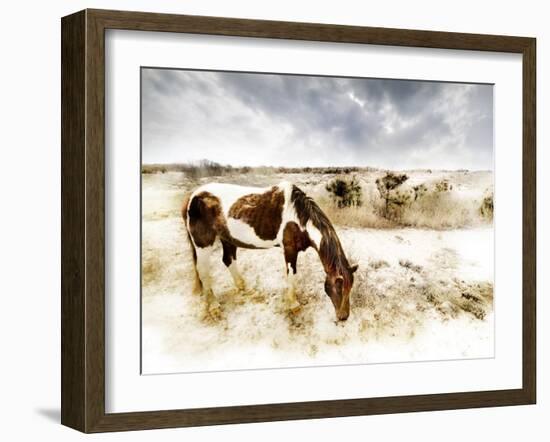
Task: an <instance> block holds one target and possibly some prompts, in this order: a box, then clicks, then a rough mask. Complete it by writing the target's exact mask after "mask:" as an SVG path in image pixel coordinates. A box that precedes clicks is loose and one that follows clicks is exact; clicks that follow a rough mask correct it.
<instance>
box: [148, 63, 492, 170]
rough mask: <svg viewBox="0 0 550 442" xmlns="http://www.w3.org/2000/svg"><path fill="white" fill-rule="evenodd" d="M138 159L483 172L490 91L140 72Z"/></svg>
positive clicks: (488, 146) (488, 157) (487, 161)
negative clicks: (140, 145) (140, 140)
mask: <svg viewBox="0 0 550 442" xmlns="http://www.w3.org/2000/svg"><path fill="white" fill-rule="evenodd" d="M142 94H143V95H142V105H143V109H142V110H143V121H142V128H143V158H144V161H145V162H174V161H192V160H196V159H199V158H209V159H212V160H215V161H220V162H225V163H231V164H250V165H259V164H273V165H330V164H332V165H344V164H348V165H361V166H366V165H372V166H378V167H398V168H409V167H430V168H470V169H490V168H492V149H493V145H492V144H493V89H492V86H490V85H468V84H456V83H441V82H425V81H408V80H386V79H357V78H333V77H315V76H296V75H274V74H251V73H229V72H201V71H180V70H164V69H144V70H143V71H142Z"/></svg>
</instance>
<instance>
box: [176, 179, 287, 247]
mask: <svg viewBox="0 0 550 442" xmlns="http://www.w3.org/2000/svg"><path fill="white" fill-rule="evenodd" d="M291 187H292V185H291V184H290V183H286V182H283V183H280V184H278V185H275V186H270V187H250V186H240V185H236V184H226V183H217V182H213V183H208V184H204V185H202V186H200V187H198V188H197V189H196V190H195V191H194V192H193V193H192V195H191V199H190V203H189V204H188V206H187V212H188V215H189V218H190V219H191V218H193V219H195V221H194V222H195V223H196V222H201V223H203V224H204V223H210V224H214V225H215V224H217V225H218V226H223V229H227V232H225V231H224V232H221V231H220V232H218V235H219V236H223V235H227V236H229V237H231V238H233V239H234V240H236V241H237V242H238V243H239V244H240V246H241V247H245V246H248V247H252V248H254V247H258V248H265V247H271V246H273V245H276V244H278V243H279V242H280V236H281V235H280V234H279V230H280V228H281V227H282V224H283V222H284V219H283V218H284V212H285V207H286V203H287V202H288V200H289V198H288V196H289V190H290V189H291ZM192 212H193V213H192ZM191 221H192V220H191ZM205 227H206V226H205ZM218 230H219V229H218Z"/></svg>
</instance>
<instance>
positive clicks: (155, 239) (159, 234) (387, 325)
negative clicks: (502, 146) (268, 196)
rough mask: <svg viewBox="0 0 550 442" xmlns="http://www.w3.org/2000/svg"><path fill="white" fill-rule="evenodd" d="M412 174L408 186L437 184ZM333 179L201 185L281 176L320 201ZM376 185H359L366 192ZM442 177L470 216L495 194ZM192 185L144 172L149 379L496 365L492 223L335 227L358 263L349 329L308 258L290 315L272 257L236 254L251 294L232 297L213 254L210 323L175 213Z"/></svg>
mask: <svg viewBox="0 0 550 442" xmlns="http://www.w3.org/2000/svg"><path fill="white" fill-rule="evenodd" d="M410 175H411V181H413V182H414V180H417V181H418V180H422V181H425V180H426V179H427V178H428V179H433V177H434V174H432V173H430V174H429V175H430V176H429V177H427V178H426V177H425V175H426V173H420V172H419V173H417V174H415V173H410ZM329 178H330V177H326V176H320V177H316V176H312V175H311V174H303V175H299V174H294V175H293V176H290V177H289V176H281V175H275V176H273V175H265V176H263V175H254V174H251V175H242V176H224V177H221V178H219V179H216V178H203V179H202V180H199V182H204V180H214V179H216V180H218V181H227V182H242V183H243V184H244V183H246V184H249V185H255V184H256V185H267V184H273V183H276V182H279V181H280V180H281V179H288V180H291V181H294V182H297V184H299V185H300V187H301V188H302V189H303V190H304V191H306V193H309V194H311V195H312V196H314V197H315V198H316V199H317V198H319V199H320V200H322V199H323V198H324V197H326V195H324V196H323V189H324V185H323V183H324V182H325V181H326V180H327V179H329ZM373 178H374V176H370V175H369V174H364V176H362V177H361V179H362V180H363V183H364V186H365V187H366V193H367V194H368V191H369V190H368V188H367V187H368V185H369V184H372V183H373ZM446 178H448V179H449V180H450V181H452V182H453V183H455V186H456V191H455V193H456V195H458V196H456V195H455V196H453V198H459V199H460V198H464V195H466V196H467V198H468V201H467V205H471V206H472V207H473V206H474V205H475V204H479V199H480V198H481V197H482V195H483V193H484V192H485V190H486V188H487V187H490V186H491V185H492V175H491V173H489V172H484V173H482V174H481V175H480V173H477V175H476V174H467V173H460V174H459V173H455V172H452V173H447V174H446ZM193 185H197V180H189V179H186V178H185V176H184V175H183V174H181V173H175V172H168V173H153V174H144V175H143V194H142V198H143V214H142V222H143V225H142V228H143V242H142V266H143V281H142V287H143V288H142V366H143V373H144V374H152V373H171V372H192V371H211V370H235V369H252V368H274V367H298V366H312V365H333V364H359V363H384V362H403V361H422V360H442V359H462V358H480V357H492V356H493V344H494V328H493V323H494V318H493V307H492V306H493V262H494V259H493V229H492V223H490V222H473V223H468V225H465V226H462V227H461V228H454V229H448V228H446V229H443V228H441V229H427V228H424V227H414V226H413V227H402V226H389V227H385V228H379V227H378V228H374V227H357V226H354V227H350V225H351V226H353V225H354V223H348V225H336V226H335V227H336V229H337V231H338V234H339V236H340V239H341V241H342V243H343V246H344V249H345V250H346V253H347V254H348V256H349V258H350V260H351V261H352V262H354V263H358V264H359V270H358V271H357V273H356V278H355V284H354V288H353V291H352V295H351V315H350V317H349V319H348V320H347V321H346V322H336V321H335V315H334V309H333V307H332V304H331V302H330V300H329V298H328V297H327V296H326V295H325V293H324V290H323V282H324V273H323V269H322V266H321V263H320V261H319V258H318V256H317V254H316V252H315V251H314V250H313V249H309V250H308V251H307V252H305V253H301V254H300V255H299V259H298V277H297V284H296V287H297V296H298V300H299V302H300V303H301V304H302V308H301V310H300V311H299V312H298V313H297V314H295V315H292V314H288V313H287V312H286V311H285V310H284V309H283V296H282V295H283V293H284V290H285V268H284V259H283V256H282V251H281V250H280V249H279V248H273V249H269V250H243V249H239V250H238V262H239V266H240V268H241V271H242V273H243V276H244V278H245V280H246V283H247V286H248V287H249V289H250V291H249V293H247V294H245V295H243V294H239V293H236V292H235V290H234V288H233V284H232V280H231V277H230V275H229V272H228V271H227V269H226V268H225V266H224V265H223V263H222V261H221V247H220V248H219V251H218V253H217V255H216V256H214V257H213V258H212V263H211V265H212V274H213V278H214V281H215V283H214V289H215V292H216V294H217V295H218V297H219V299H220V302H221V304H222V311H223V315H222V318H221V319H219V320H213V319H212V318H210V317H209V316H208V315H206V314H205V305H204V302H203V300H202V299H201V296H200V295H193V294H192V293H191V285H192V277H191V275H192V273H191V269H192V267H191V264H192V258H191V253H190V249H189V245H188V243H187V235H186V233H185V227H184V225H183V223H182V220H181V218H180V207H181V201H182V198H183V195H184V193H185V192H186V191H187V190H190V189H191V188H192V186H193ZM461 192H462V193H461ZM472 195H473V196H472ZM474 203H475V204H474ZM468 210H470V209H468ZM462 212H464V210H463V211H462ZM472 213H473V212H472Z"/></svg>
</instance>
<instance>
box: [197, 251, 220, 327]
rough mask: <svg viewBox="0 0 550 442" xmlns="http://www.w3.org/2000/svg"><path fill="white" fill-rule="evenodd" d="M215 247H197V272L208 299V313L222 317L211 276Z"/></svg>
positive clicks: (203, 292) (204, 294)
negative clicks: (211, 263) (211, 260)
mask: <svg viewBox="0 0 550 442" xmlns="http://www.w3.org/2000/svg"><path fill="white" fill-rule="evenodd" d="M213 249H214V246H213V245H211V246H208V247H197V248H196V251H197V272H198V274H199V278H200V280H201V283H202V294H203V296H204V297H205V299H206V304H207V308H208V311H209V313H210V314H211V315H213V316H219V315H220V303H219V302H218V300H217V299H216V296H215V295H214V292H213V291H212V278H211V276H210V255H212V251H213Z"/></svg>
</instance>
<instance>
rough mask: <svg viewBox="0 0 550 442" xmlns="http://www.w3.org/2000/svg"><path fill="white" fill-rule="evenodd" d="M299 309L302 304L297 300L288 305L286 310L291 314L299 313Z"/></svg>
mask: <svg viewBox="0 0 550 442" xmlns="http://www.w3.org/2000/svg"><path fill="white" fill-rule="evenodd" d="M300 310H302V304H300V303H299V302H296V303H294V304H292V305H290V306H289V307H288V312H289V313H291V314H293V315H295V314H296V313H299V312H300Z"/></svg>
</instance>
